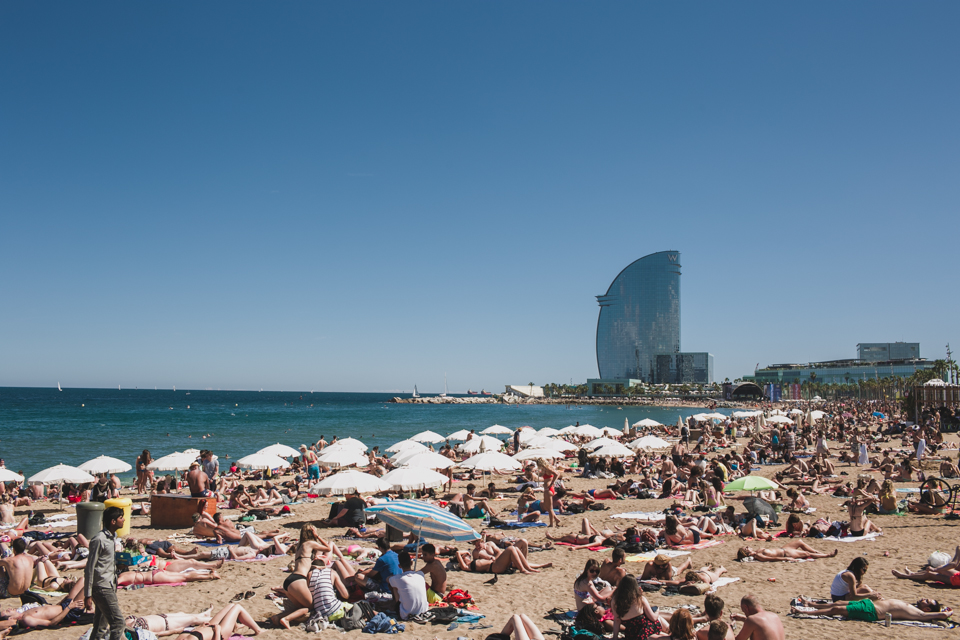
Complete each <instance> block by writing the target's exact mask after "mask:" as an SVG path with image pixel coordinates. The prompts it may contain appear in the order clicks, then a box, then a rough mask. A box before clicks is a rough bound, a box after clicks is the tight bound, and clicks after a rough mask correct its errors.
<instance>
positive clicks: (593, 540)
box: [545, 518, 622, 551]
mask: <svg viewBox="0 0 960 640" xmlns="http://www.w3.org/2000/svg"><path fill="white" fill-rule="evenodd" d="M545 535H546V538H547V540H552V541H554V542H563V543H565V544H569V545H572V546H571V547H570V550H571V551H576V550H578V549H589V548H590V547H601V546H604V543H605V542H606V541H607V540H610V539H612V538H615V537H617V536H620V537H621V538H622V534H619V533H617V532H615V531H614V530H613V529H602V530H601V529H597V528H596V527H594V526H593V525H592V524H590V520H589V519H587V518H583V519H582V520H581V521H580V535H577V534H574V533H568V534H565V535H561V536H559V537H557V536H551V535H550V533H549V532H548V533H546V534H545Z"/></svg>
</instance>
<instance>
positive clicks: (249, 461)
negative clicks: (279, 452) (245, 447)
mask: <svg viewBox="0 0 960 640" xmlns="http://www.w3.org/2000/svg"><path fill="white" fill-rule="evenodd" d="M237 466H238V467H241V468H243V469H286V468H287V467H289V466H290V463H289V462H287V461H286V460H284V459H283V458H281V457H280V456H275V455H273V454H272V453H251V454H250V455H248V456H243V457H242V458H240V459H239V460H237Z"/></svg>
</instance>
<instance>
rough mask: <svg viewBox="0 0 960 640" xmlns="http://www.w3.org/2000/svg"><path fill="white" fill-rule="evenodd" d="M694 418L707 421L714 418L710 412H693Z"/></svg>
mask: <svg viewBox="0 0 960 640" xmlns="http://www.w3.org/2000/svg"><path fill="white" fill-rule="evenodd" d="M693 419H694V420H696V421H697V422H706V421H708V420H712V419H713V418H711V417H710V414H707V413H695V414H693Z"/></svg>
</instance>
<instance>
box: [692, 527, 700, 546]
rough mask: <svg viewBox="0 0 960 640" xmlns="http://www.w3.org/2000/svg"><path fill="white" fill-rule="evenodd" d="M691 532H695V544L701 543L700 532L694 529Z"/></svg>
mask: <svg viewBox="0 0 960 640" xmlns="http://www.w3.org/2000/svg"><path fill="white" fill-rule="evenodd" d="M691 533H693V544H700V532H699V531H697V530H696V529H692V530H691Z"/></svg>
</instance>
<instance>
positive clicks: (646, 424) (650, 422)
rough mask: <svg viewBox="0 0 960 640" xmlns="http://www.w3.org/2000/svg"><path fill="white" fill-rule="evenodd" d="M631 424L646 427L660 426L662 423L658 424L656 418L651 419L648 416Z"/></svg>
mask: <svg viewBox="0 0 960 640" xmlns="http://www.w3.org/2000/svg"><path fill="white" fill-rule="evenodd" d="M633 426H635V427H640V428H646V427H662V426H663V425H662V424H660V423H659V422H657V421H656V420H651V419H650V418H644V419H643V420H640V421H639V422H634V423H633Z"/></svg>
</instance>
